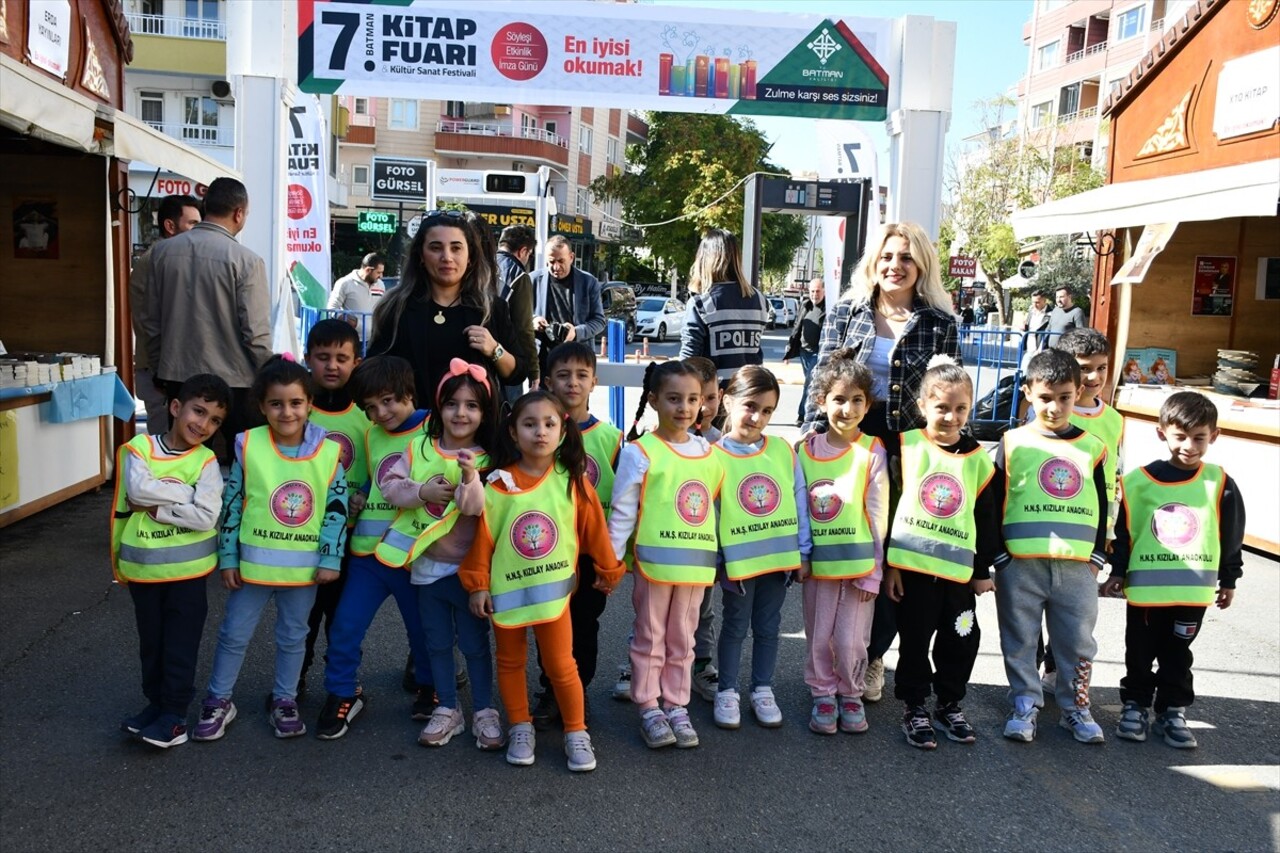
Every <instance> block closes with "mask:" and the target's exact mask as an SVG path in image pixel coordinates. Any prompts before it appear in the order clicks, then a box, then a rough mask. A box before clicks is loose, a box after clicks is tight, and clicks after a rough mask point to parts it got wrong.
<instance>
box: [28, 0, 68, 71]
mask: <svg viewBox="0 0 1280 853" xmlns="http://www.w3.org/2000/svg"><path fill="white" fill-rule="evenodd" d="M27 54H28V55H29V56H30V57H31V64H32V65H34V66H36V67H37V68H43V69H44V70H45V71H48V72H49V73H50V74H52V75H53V76H55V77H57V78H59V79H66V76H67V63H68V59H69V58H70V55H71V0H29V2H28V5H27Z"/></svg>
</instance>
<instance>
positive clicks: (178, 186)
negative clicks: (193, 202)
mask: <svg viewBox="0 0 1280 853" xmlns="http://www.w3.org/2000/svg"><path fill="white" fill-rule="evenodd" d="M208 189H209V188H208V187H206V186H205V185H204V184H198V183H196V182H195V181H188V180H187V179H186V178H179V177H160V178H157V179H156V193H157V194H159V195H162V196H166V195H193V196H195V197H196V198H204V194H205V191H206V190H208Z"/></svg>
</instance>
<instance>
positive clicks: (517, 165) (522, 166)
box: [511, 160, 528, 172]
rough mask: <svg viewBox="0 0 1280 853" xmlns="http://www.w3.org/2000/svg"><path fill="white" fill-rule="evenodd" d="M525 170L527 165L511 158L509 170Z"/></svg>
mask: <svg viewBox="0 0 1280 853" xmlns="http://www.w3.org/2000/svg"><path fill="white" fill-rule="evenodd" d="M527 170H528V167H527V166H526V165H525V164H524V163H522V162H520V161H519V160H513V161H512V162H511V171H513V172H524V171H527Z"/></svg>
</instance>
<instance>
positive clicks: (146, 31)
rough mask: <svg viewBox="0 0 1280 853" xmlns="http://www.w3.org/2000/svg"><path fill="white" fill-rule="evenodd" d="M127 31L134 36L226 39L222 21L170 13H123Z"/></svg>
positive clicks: (225, 28)
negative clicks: (127, 27)
mask: <svg viewBox="0 0 1280 853" xmlns="http://www.w3.org/2000/svg"><path fill="white" fill-rule="evenodd" d="M125 18H127V19H128V21H129V31H130V32H131V33H132V34H133V35H135V36H167V37H169V38H186V39H200V40H202V41H226V40H227V25H226V23H225V22H223V21H209V20H205V19H203V18H178V17H174V16H172V15H132V14H128V15H125Z"/></svg>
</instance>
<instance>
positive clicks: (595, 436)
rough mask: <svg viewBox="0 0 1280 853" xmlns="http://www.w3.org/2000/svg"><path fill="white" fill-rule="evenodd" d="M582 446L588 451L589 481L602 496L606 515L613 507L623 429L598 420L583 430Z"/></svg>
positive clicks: (601, 504) (601, 499) (601, 501)
mask: <svg viewBox="0 0 1280 853" xmlns="http://www.w3.org/2000/svg"><path fill="white" fill-rule="evenodd" d="M582 446H583V447H584V448H585V449H586V451H587V482H588V483H590V484H591V486H592V487H593V488H594V489H595V490H596V494H597V495H599V496H600V506H602V507H604V517H605V518H606V519H607V518H608V517H609V510H610V509H612V508H613V504H612V500H613V475H614V471H613V468H614V466H615V465H617V464H618V451H619V450H621V449H622V430H620V429H618V428H617V427H616V426H614V425H613V424H607V423H605V422H604V421H596V422H595V423H593V424H592V425H591V426H589V427H587V428H586V429H584V430H583V431H582Z"/></svg>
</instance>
